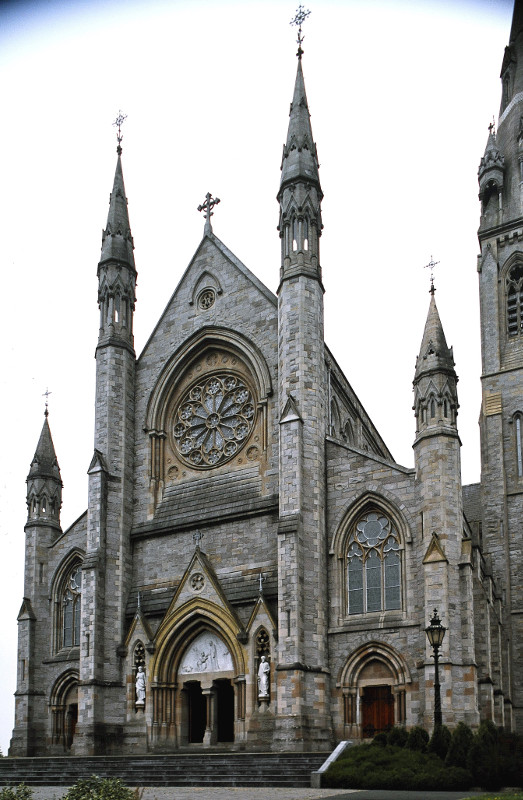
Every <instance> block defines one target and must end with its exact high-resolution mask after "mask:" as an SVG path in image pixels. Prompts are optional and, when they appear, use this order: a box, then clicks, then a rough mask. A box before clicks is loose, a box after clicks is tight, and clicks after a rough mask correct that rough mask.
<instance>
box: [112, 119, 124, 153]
mask: <svg viewBox="0 0 523 800" xmlns="http://www.w3.org/2000/svg"><path fill="white" fill-rule="evenodd" d="M126 119H127V114H122V112H121V111H118V116H117V117H116V119H115V121H114V122H113V125H114V127H115V128H118V133H117V134H116V140H117V142H118V147H117V148H116V152H117V153H118V155H119V156H121V155H122V139H123V134H122V125H123V123H124V122H125V120H126Z"/></svg>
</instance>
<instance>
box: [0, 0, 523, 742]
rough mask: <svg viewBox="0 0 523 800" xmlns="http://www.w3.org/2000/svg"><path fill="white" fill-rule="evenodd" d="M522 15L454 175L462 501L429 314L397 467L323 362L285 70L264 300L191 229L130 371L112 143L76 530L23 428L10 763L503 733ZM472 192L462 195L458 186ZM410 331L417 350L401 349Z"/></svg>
mask: <svg viewBox="0 0 523 800" xmlns="http://www.w3.org/2000/svg"><path fill="white" fill-rule="evenodd" d="M522 7H523V4H520V3H516V10H515V12H514V19H513V24H512V31H511V35H510V43H509V46H508V47H507V48H506V51H505V56H504V60H503V67H502V102H501V110H500V117H499V124H498V130H497V133H495V132H494V131H493V130H491V133H490V135H489V137H488V143H487V147H486V150H485V154H484V156H483V158H482V159H481V164H480V168H479V186H480V199H481V220H480V228H479V242H480V250H481V253H480V256H479V259H478V274H479V291H480V303H481V348H482V358H483V364H482V372H483V374H482V406H481V416H480V419H481V421H480V432H481V460H482V464H481V483H479V484H474V485H471V486H462V483H461V471H460V439H459V433H458V418H457V412H458V396H457V375H456V371H455V366H454V360H453V354H452V349H451V348H449V347H448V345H447V342H446V339H445V334H444V332H443V327H442V323H441V320H440V317H439V314H438V309H437V306H436V302H435V296H434V292H432V293H431V296H430V303H429V309H428V316H427V321H426V326H425V330H424V332H423V334H422V337H421V347H420V350H419V355H418V357H417V361H416V369H415V375H414V411H415V434H414V455H415V466H414V468H413V469H410V468H405V467H402V466H400V465H399V464H397V463H396V462H395V461H394V460H393V458H392V456H391V454H390V452H389V450H388V449H387V446H386V445H385V443H384V441H383V440H382V438H381V436H380V434H379V433H378V431H377V430H376V428H375V426H374V425H373V423H372V421H371V420H370V418H369V417H368V415H367V413H366V412H365V409H364V408H363V407H362V405H361V403H360V402H359V400H358V398H357V396H356V395H355V393H354V392H353V390H352V388H351V386H350V384H349V382H348V381H347V379H346V377H345V376H344V375H343V373H342V372H341V370H340V368H339V366H338V364H337V362H336V360H335V357H334V356H333V354H331V352H330V351H329V350H328V349H327V348H326V346H325V344H324V336H323V286H322V272H321V266H320V237H321V233H322V219H321V201H322V197H323V195H322V190H321V185H320V178H319V171H318V161H317V154H316V146H315V144H314V140H313V137H312V130H311V123H310V116H309V109H308V105H307V99H306V93H305V84H304V79H303V72H302V58H301V48H300V50H299V51H298V55H299V59H298V68H297V75H296V82H295V87H294V95H293V99H292V105H291V111H290V120H289V128H288V136H287V141H286V144H285V146H284V150H283V159H282V169H281V182H280V189H279V193H278V202H279V207H280V219H279V235H280V239H281V266H280V273H279V285H278V288H277V292H276V295H274V294H273V293H272V292H271V291H270V290H269V289H267V288H266V287H265V286H264V285H263V284H262V283H261V282H260V281H259V280H258V279H257V278H256V276H255V275H253V274H252V273H251V272H250V271H249V269H248V268H247V267H246V266H244V264H242V263H241V262H240V261H239V260H238V259H237V258H236V256H235V255H234V254H233V253H232V252H231V251H230V250H229V249H228V247H227V246H226V245H225V244H223V243H222V242H221V241H220V240H219V239H218V238H217V236H216V235H215V234H214V232H213V230H212V225H211V216H212V211H211V209H212V204H213V201H212V198H211V197H210V196H208V198H207V203H206V204H205V209H204V210H205V211H206V223H205V232H204V236H203V239H202V241H201V243H200V244H199V246H198V249H197V251H196V254H195V256H194V258H193V259H192V261H191V263H190V264H189V266H188V267H187V269H186V271H185V273H184V275H183V277H182V279H181V281H180V283H179V285H178V287H177V288H176V290H175V292H174V294H173V296H172V298H171V300H170V302H169V303H168V306H167V308H166V310H165V312H164V314H163V316H162V317H161V319H160V320H159V322H158V324H157V326H156V328H155V329H154V331H153V333H152V335H151V337H150V338H149V340H148V342H147V344H146V346H145V348H144V350H143V352H142V353H141V354H140V355H139V357H138V358H137V357H136V355H135V351H134V344H133V315H134V310H135V299H136V298H135V286H136V275H137V272H136V267H135V262H134V254H133V240H132V236H131V231H130V226H129V216H128V209H127V199H126V195H125V189H124V181H123V173H122V163H121V149H120V147H119V148H118V150H119V151H118V160H117V166H116V173H115V178H114V186H113V191H112V194H111V199H110V206H109V214H108V220H107V225H106V228H105V231H104V234H103V242H102V251H101V258H100V262H99V264H98V303H99V307H100V328H99V338H98V344H97V349H96V419H95V435H94V452H93V456H92V460H91V463H90V467H89V471H88V484H89V491H88V508H87V511H86V512H85V513H84V514H83V515H82V516H80V518H79V519H78V520H77V521H76V522H75V523H74V524H73V525H72V526H71V527H70V528H69V529H68V530H66V531H62V529H61V527H60V507H61V500H62V482H61V476H60V471H59V467H58V462H57V457H56V453H55V449H54V446H53V442H52V438H51V433H50V428H49V421H48V418H47V412H46V416H45V420H44V425H43V429H42V433H41V436H40V440H39V442H38V445H37V448H36V452H35V456H34V459H33V461H32V463H31V467H30V472H29V476H28V479H27V503H28V518H27V524H26V526H25V532H26V562H25V586H24V599H23V603H22V607H21V610H20V614H19V616H18V625H19V645H18V676H17V689H16V712H15V727H14V730H13V737H12V741H11V748H10V754H11V755H44V754H57V753H64V752H66V753H71V754H77V755H78V754H79V755H82V754H85V755H88V754H102V753H145V752H171V751H175V750H177V749H179V748H191V747H193V746H199V747H202V746H203V747H209V748H212V747H215V746H220V747H231V748H238V749H251V748H252V749H256V748H266V749H275V750H326V751H327V750H330V749H331V748H332V746H333V744H334V743H335V742H336V741H339V740H340V739H365V738H368V737H370V736H372V735H373V734H374V733H375V732H377V731H380V730H385V729H387V728H389V727H390V726H392V725H405V726H407V727H411V726H413V725H423V726H425V727H427V728H431V727H432V721H433V714H434V687H433V683H434V661H433V659H432V650H431V648H430V647H429V645H428V642H427V637H426V634H425V627H426V626H427V624H428V622H429V620H430V618H431V616H432V612H433V609H435V608H437V610H438V613H439V615H440V617H441V619H442V620H443V623H444V625H445V626H446V628H447V631H446V636H445V638H444V641H443V644H442V647H441V654H440V680H441V687H442V699H441V705H442V715H443V722H444V723H445V724H447V725H448V726H449V727H453V726H455V725H456V724H457V723H458V722H459V721H460V720H463V721H465V722H467V723H469V724H470V725H471V726H477V725H478V724H479V722H480V720H482V719H492V720H494V722H495V723H496V724H497V725H500V726H504V727H505V728H506V729H518V730H521V729H522V728H523V567H522V564H523V558H522V544H521V543H522V541H523V454H522V447H523V189H522V187H523V10H522ZM472 189H473V187H471V192H472ZM420 333H421V331H420Z"/></svg>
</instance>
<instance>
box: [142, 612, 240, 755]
mask: <svg viewBox="0 0 523 800" xmlns="http://www.w3.org/2000/svg"><path fill="white" fill-rule="evenodd" d="M224 627H225V626H223V625H222V626H221V627H218V626H217V625H216V623H215V621H213V620H212V619H211V618H210V617H206V618H203V615H202V614H201V612H200V613H196V614H194V615H193V616H192V618H191V619H189V620H187V619H186V620H185V623H184V624H180V621H179V624H178V625H176V627H174V628H173V627H171V629H170V631H169V633H168V635H167V634H166V635H165V638H164V641H163V642H162V646H161V648H159V650H158V655H157V659H156V664H155V665H154V667H153V670H152V672H153V676H154V678H153V681H152V683H151V695H152V719H151V721H150V724H151V728H150V730H151V744H152V749H154V750H157V751H158V750H164V751H165V750H172V749H175V748H178V747H190V746H200V747H201V746H204V747H210V746H213V745H218V744H219V745H224V744H233V743H238V742H239V741H242V740H243V739H244V737H245V667H244V658H243V652H242V651H241V649H240V645H239V643H238V640H237V639H236V637H235V638H234V639H232V637H231V636H230V635H229V631H228V630H227V629H226V628H225V629H224Z"/></svg>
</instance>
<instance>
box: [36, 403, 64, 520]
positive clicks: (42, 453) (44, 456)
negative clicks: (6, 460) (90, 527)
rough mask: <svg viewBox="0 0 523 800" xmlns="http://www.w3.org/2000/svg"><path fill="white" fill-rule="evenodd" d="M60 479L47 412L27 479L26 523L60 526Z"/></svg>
mask: <svg viewBox="0 0 523 800" xmlns="http://www.w3.org/2000/svg"><path fill="white" fill-rule="evenodd" d="M61 506H62V479H61V476H60V467H59V466H58V460H57V458H56V453H55V449H54V444H53V439H52V436H51V429H50V428H49V421H48V411H47V408H46V410H45V419H44V424H43V426H42V431H41V433H40V438H39V440H38V444H37V446H36V451H35V454H34V457H33V460H32V461H31V467H30V469H29V475H28V476H27V511H28V513H27V522H28V524H34V523H35V522H40V523H44V524H45V525H51V526H52V527H59V526H60V508H61Z"/></svg>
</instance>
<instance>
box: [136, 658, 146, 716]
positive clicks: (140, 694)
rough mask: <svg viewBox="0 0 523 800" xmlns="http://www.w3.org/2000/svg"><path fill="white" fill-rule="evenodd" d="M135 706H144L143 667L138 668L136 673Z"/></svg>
mask: <svg viewBox="0 0 523 800" xmlns="http://www.w3.org/2000/svg"><path fill="white" fill-rule="evenodd" d="M135 689H136V705H137V706H144V705H145V672H144V671H143V667H138V672H137V673H136V683H135Z"/></svg>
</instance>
